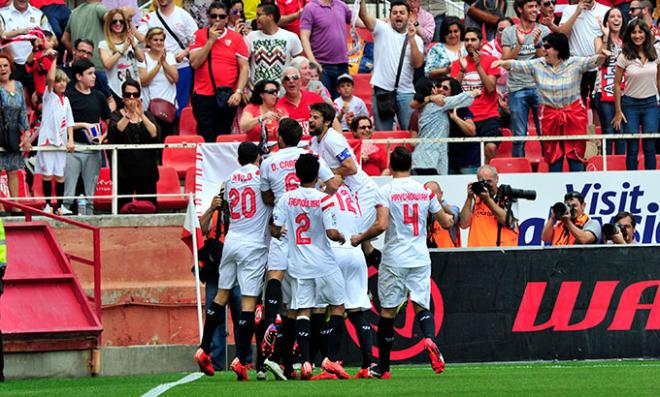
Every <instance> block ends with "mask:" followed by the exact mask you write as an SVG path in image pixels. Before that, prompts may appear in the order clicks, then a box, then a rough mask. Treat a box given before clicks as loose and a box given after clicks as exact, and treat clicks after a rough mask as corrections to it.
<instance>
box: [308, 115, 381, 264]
mask: <svg viewBox="0 0 660 397" xmlns="http://www.w3.org/2000/svg"><path fill="white" fill-rule="evenodd" d="M309 109H310V116H309V134H310V135H312V136H313V137H314V138H312V141H311V144H310V148H311V149H312V150H313V151H314V152H316V153H318V154H319V156H321V158H322V159H323V160H325V162H326V163H328V165H329V166H330V168H331V169H332V171H333V172H334V173H335V174H339V175H341V176H342V177H343V178H344V183H346V185H348V187H349V188H350V189H351V190H352V191H353V192H355V195H356V197H357V199H358V201H359V202H360V207H361V208H362V209H363V210H362V213H361V216H360V219H361V221H362V222H361V224H360V225H359V227H358V230H360V231H365V230H367V228H368V227H369V226H371V224H372V223H373V222H374V220H375V219H376V210H375V206H374V205H373V204H374V202H375V199H376V195H377V192H378V187H377V186H376V184H375V183H374V182H373V181H372V180H371V178H369V176H368V175H367V174H366V173H365V172H364V171H362V168H360V166H359V165H358V161H357V159H356V157H355V154H354V153H353V149H351V147H350V146H349V144H348V142H347V141H346V138H344V136H343V135H342V134H341V133H339V132H337V131H335V130H334V129H333V128H332V123H333V121H334V119H335V109H334V108H333V107H332V106H331V105H328V104H327V103H315V104H313V105H311V106H310V107H309ZM362 250H363V251H364V255H365V257H366V260H367V263H368V264H369V265H372V266H374V267H378V265H379V264H380V261H381V252H380V251H379V250H377V249H375V248H374V247H373V246H372V245H371V242H370V241H369V240H365V241H364V242H363V244H362Z"/></svg>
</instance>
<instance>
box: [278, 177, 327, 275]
mask: <svg viewBox="0 0 660 397" xmlns="http://www.w3.org/2000/svg"><path fill="white" fill-rule="evenodd" d="M332 197H333V196H329V195H327V194H325V193H321V192H320V191H318V190H316V189H311V188H304V187H301V188H299V189H296V190H290V191H288V192H286V193H284V195H282V197H281V198H280V201H278V203H277V205H276V206H275V211H274V212H273V223H274V224H275V226H283V227H285V228H286V230H287V234H288V236H287V240H288V241H289V267H288V270H287V271H288V272H289V274H290V275H291V276H293V277H295V278H301V279H306V278H316V277H321V276H325V275H327V274H330V273H332V272H334V271H335V270H337V269H338V267H337V263H336V262H335V257H334V255H333V253H332V249H330V241H329V240H328V238H327V236H326V233H325V231H326V230H329V229H337V215H336V211H335V210H336V205H335V202H334V200H333V198H332Z"/></svg>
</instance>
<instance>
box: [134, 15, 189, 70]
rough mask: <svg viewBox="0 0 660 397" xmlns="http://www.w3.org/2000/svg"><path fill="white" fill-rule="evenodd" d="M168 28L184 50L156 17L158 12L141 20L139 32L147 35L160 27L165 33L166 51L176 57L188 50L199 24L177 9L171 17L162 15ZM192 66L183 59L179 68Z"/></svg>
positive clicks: (186, 59)
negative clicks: (151, 30)
mask: <svg viewBox="0 0 660 397" xmlns="http://www.w3.org/2000/svg"><path fill="white" fill-rule="evenodd" d="M160 16H161V17H162V18H163V20H164V21H165V23H166V24H167V26H169V28H170V29H171V30H172V31H173V32H174V34H176V36H177V37H178V39H179V41H181V44H183V46H184V48H181V46H180V45H179V43H178V42H177V40H176V39H175V38H174V37H173V36H172V35H171V34H170V32H169V31H168V30H167V29H165V27H164V26H163V23H162V22H161V21H160V19H159V18H158V15H156V11H153V12H150V13H148V14H147V15H145V16H144V17H142V19H141V20H140V25H139V27H138V32H140V33H141V34H143V35H145V34H147V31H148V30H149V29H150V28H154V27H159V28H162V29H163V30H164V31H165V49H166V50H167V52H168V53H170V54H172V55H176V54H177V53H178V52H181V51H183V50H184V49H185V48H188V46H190V44H191V42H192V38H193V36H194V34H195V32H196V31H197V23H196V22H195V20H194V19H193V17H192V16H190V14H189V13H188V12H187V11H186V10H184V9H182V8H179V7H175V8H174V11H173V12H172V13H171V14H170V15H163V14H160ZM187 66H190V62H189V61H188V58H185V57H184V58H183V59H182V60H181V63H178V64H177V68H183V67H187Z"/></svg>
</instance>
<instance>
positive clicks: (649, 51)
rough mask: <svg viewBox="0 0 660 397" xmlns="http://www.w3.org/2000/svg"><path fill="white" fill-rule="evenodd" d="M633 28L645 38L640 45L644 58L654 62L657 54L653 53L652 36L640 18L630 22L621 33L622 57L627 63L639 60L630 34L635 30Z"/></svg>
mask: <svg viewBox="0 0 660 397" xmlns="http://www.w3.org/2000/svg"><path fill="white" fill-rule="evenodd" d="M635 27H639V28H640V29H641V30H642V31H643V32H644V35H645V36H646V37H645V38H644V43H643V44H642V51H643V52H644V56H645V57H646V58H647V59H648V60H649V61H655V60H656V59H657V58H658V54H657V53H656V51H655V47H653V41H654V35H653V34H652V33H651V29H649V27H648V25H646V22H644V21H643V20H642V19H641V18H635V19H633V20H631V21H630V22H628V26H626V31H625V32H624V33H623V50H622V51H621V52H622V53H623V56H624V57H625V58H626V59H627V60H629V61H632V60H633V59H638V58H639V54H638V53H637V48H635V44H634V43H633V42H632V32H633V30H635Z"/></svg>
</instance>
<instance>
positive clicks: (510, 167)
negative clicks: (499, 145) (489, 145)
mask: <svg viewBox="0 0 660 397" xmlns="http://www.w3.org/2000/svg"><path fill="white" fill-rule="evenodd" d="M490 165H492V166H493V167H495V168H497V172H498V173H501V174H510V173H513V172H532V165H531V164H530V163H529V160H527V159H526V158H524V157H504V158H494V159H492V160H490Z"/></svg>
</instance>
